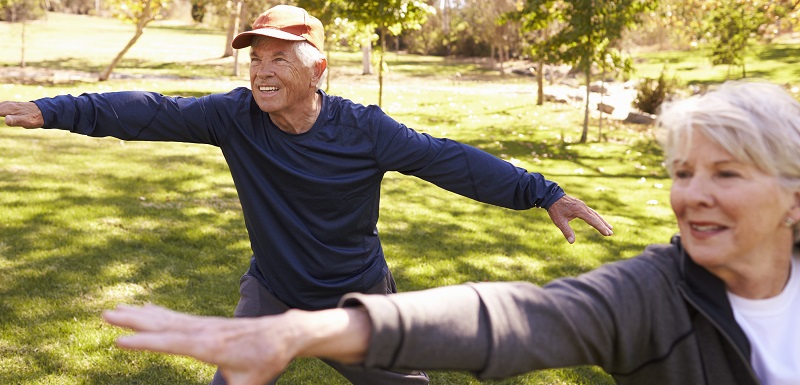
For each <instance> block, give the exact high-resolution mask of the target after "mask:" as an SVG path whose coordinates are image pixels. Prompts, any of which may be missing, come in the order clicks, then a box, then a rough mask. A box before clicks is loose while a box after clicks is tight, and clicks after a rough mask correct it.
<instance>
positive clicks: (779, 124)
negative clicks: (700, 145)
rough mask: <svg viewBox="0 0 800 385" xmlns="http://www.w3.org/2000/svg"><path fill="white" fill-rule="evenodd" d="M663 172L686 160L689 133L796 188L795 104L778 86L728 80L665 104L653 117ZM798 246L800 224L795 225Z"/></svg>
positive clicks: (799, 113)
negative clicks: (714, 88) (662, 156)
mask: <svg viewBox="0 0 800 385" xmlns="http://www.w3.org/2000/svg"><path fill="white" fill-rule="evenodd" d="M657 124H658V126H659V129H660V133H659V134H660V140H661V145H662V148H663V149H664V158H665V161H666V166H667V169H668V170H669V173H670V175H671V176H674V174H673V169H672V167H673V166H674V164H675V163H680V162H682V161H683V160H685V159H687V157H688V153H689V151H691V138H692V133H693V131H694V130H698V131H699V132H700V133H701V134H703V136H705V137H706V138H708V139H709V140H711V141H712V142H714V143H716V144H718V145H719V146H720V147H722V148H723V149H725V151H727V152H728V153H729V154H731V156H733V157H734V158H736V159H737V160H738V161H741V162H744V163H748V164H752V165H754V166H755V167H757V168H758V169H760V170H761V171H763V172H765V173H767V174H768V175H773V176H775V178H776V179H777V180H778V183H779V184H780V185H781V186H783V187H784V188H786V189H788V190H790V191H791V190H797V189H800V102H798V101H797V100H796V99H794V98H793V97H792V96H791V95H790V94H789V93H788V92H786V91H785V90H784V89H783V88H781V87H780V86H778V85H775V84H771V83H767V82H763V81H728V82H725V83H724V84H722V85H721V86H720V87H719V88H718V89H716V90H714V91H710V92H708V93H706V94H704V95H699V96H693V97H690V98H688V99H685V100H682V101H677V102H671V103H667V104H665V105H664V106H663V108H662V111H661V114H660V116H659V118H658V123H657ZM794 234H795V235H794V239H795V243H797V244H800V243H799V242H798V241H800V225H794Z"/></svg>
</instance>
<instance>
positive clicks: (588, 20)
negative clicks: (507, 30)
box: [516, 0, 656, 143]
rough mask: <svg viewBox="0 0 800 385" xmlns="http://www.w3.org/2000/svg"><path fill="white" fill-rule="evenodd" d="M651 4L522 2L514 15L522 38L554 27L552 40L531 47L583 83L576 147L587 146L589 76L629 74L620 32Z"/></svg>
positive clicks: (631, 0)
mask: <svg viewBox="0 0 800 385" xmlns="http://www.w3.org/2000/svg"><path fill="white" fill-rule="evenodd" d="M655 5H656V2H653V1H645V0H563V1H553V0H527V1H525V2H524V3H523V4H522V6H521V7H520V8H519V9H518V11H517V12H516V17H518V18H520V19H521V20H523V23H522V30H523V31H526V32H531V31H535V30H538V29H541V28H544V27H545V26H547V25H550V24H552V23H555V22H557V23H558V29H557V30H556V31H554V33H553V34H552V35H549V36H548V37H547V38H544V39H542V40H541V41H540V42H539V43H538V44H534V45H533V46H534V47H535V48H534V49H535V51H536V52H537V53H538V55H544V57H545V58H546V61H547V62H555V63H566V64H571V65H572V66H573V68H576V69H578V70H580V71H581V72H582V73H583V74H584V75H585V79H586V106H585V110H584V122H583V133H582V134H581V140H580V141H581V143H583V142H586V139H587V133H588V126H589V84H590V83H591V78H592V70H593V69H594V68H597V69H599V70H601V71H603V72H605V71H629V70H630V69H631V60H630V58H625V57H624V56H623V55H622V54H621V53H620V51H619V50H618V49H617V44H618V43H619V41H620V40H621V39H622V34H623V32H624V31H625V30H627V29H628V28H630V27H633V26H634V25H636V24H637V23H638V22H639V20H640V17H641V15H642V14H643V13H644V12H647V11H651V10H653V9H654V8H655Z"/></svg>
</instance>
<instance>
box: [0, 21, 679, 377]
mask: <svg viewBox="0 0 800 385" xmlns="http://www.w3.org/2000/svg"><path fill="white" fill-rule="evenodd" d="M76 22H79V23H83V24H84V25H86V26H89V27H90V28H91V29H92V30H91V31H92V33H90V34H89V33H85V32H86V31H85V30H81V31H80V32H78V31H75V32H73V31H72V30H71V29H69V27H70V26H72V25H75V23H76ZM36 23H37V24H36V25H37V27H36V28H35V29H34V28H30V27H29V33H28V41H29V43H30V47H29V48H28V49H27V51H26V55H27V57H28V58H29V60H28V63H29V65H30V66H31V67H40V66H48V67H57V68H60V69H64V70H88V71H99V70H100V69H102V68H103V66H104V65H105V64H106V63H107V61H108V60H110V58H111V57H113V55H114V54H115V53H116V50H118V49H119V47H121V46H122V45H124V43H125V42H126V41H127V39H128V38H129V36H130V34H132V31H133V29H132V27H130V26H124V25H120V24H119V23H117V22H115V21H111V20H104V19H97V18H89V17H82V16H72V15H58V14H52V15H50V16H49V18H48V20H47V21H43V22H36ZM15 28H20V27H19V26H18V25H10V26H9V25H7V24H0V35H3V36H15V33H16V32H15V31H16V30H15ZM81 39H84V40H81ZM223 42H224V38H222V33H221V32H219V31H208V30H203V29H197V28H190V27H187V28H177V27H168V26H155V27H152V28H148V30H147V31H146V32H145V35H144V36H143V37H142V40H141V41H140V42H139V43H137V45H136V46H135V47H134V49H133V50H132V51H131V52H130V57H129V58H128V59H126V60H125V61H124V62H123V63H122V65H121V66H120V67H119V68H118V69H117V71H118V73H120V74H127V75H131V76H128V77H125V78H122V79H118V80H111V81H108V82H104V83H97V82H77V83H75V82H73V83H68V84H55V85H52V84H51V85H38V84H24V82H8V83H5V84H3V85H2V87H0V100H31V99H34V98H39V97H44V96H52V95H56V94H60V93H72V94H78V93H81V92H102V91H114V90H127V89H146V90H153V91H159V92H162V93H164V94H170V95H187V96H191V95H200V94H205V93H210V92H221V91H227V90H229V89H231V88H232V87H236V86H243V85H247V79H246V76H241V77H232V76H229V73H230V72H231V71H230V70H231V69H232V63H233V61H232V60H231V59H230V58H228V59H219V58H218V56H219V54H221V52H222V44H223ZM14 44H18V43H15V42H14V39H3V40H0V48H2V49H3V50H4V52H6V53H7V55H6V56H5V57H3V58H1V59H0V67H10V66H13V65H16V62H17V60H18V59H17V58H15V57H14V55H13V53H14V52H18V50H19V46H15V45H14ZM10 53H12V54H10ZM332 56H333V57H332V58H333V59H334V60H333V61H332V62H333V63H338V64H335V65H338V67H335V68H333V69H332V76H333V78H332V83H331V84H332V87H331V89H330V93H332V94H338V95H342V96H345V97H348V98H351V99H353V100H355V101H358V102H362V103H375V102H376V101H377V81H376V80H375V76H374V75H373V76H360V75H357V74H356V72H357V71H359V69H360V67H359V63H358V54H357V53H333V55H332ZM387 57H388V59H389V60H390V63H389V64H390V68H391V69H392V72H390V73H389V74H388V75H387V78H386V85H385V89H384V92H385V94H384V98H383V101H384V103H383V104H384V106H383V108H384V109H385V110H386V111H388V112H389V113H390V114H391V115H392V116H394V117H395V118H396V119H398V120H399V121H401V122H404V123H406V124H407V125H408V126H410V127H413V128H415V129H417V130H419V131H422V132H428V133H431V134H432V135H435V136H442V137H449V138H453V139H456V140H459V141H462V142H465V143H468V144H471V145H473V146H476V147H479V148H482V149H484V150H486V151H488V152H490V153H492V154H494V155H496V156H498V157H501V158H504V159H507V160H509V161H511V162H514V163H516V164H518V165H519V166H521V167H525V168H527V169H528V170H530V171H539V172H542V173H543V174H545V175H546V176H547V177H549V178H550V179H553V180H555V181H557V182H559V184H560V185H561V186H563V187H564V189H565V190H566V191H567V192H568V193H569V194H571V195H574V196H576V197H579V198H581V199H583V200H584V201H586V202H587V203H589V204H590V205H591V206H592V207H594V208H595V209H597V210H598V211H599V212H600V213H601V214H602V215H603V216H604V217H605V218H606V219H607V220H608V221H609V222H611V223H612V224H613V225H614V232H615V234H614V236H613V237H610V238H605V237H602V236H600V235H599V234H597V233H596V232H595V231H594V230H593V229H591V228H590V227H589V226H588V225H586V224H584V223H580V222H573V223H572V225H573V227H574V228H575V230H576V232H577V242H576V243H575V244H573V245H570V244H568V243H567V242H566V241H565V240H564V238H563V236H562V235H561V233H560V232H559V231H558V229H556V227H555V226H553V225H552V224H551V222H550V221H549V218H548V216H547V213H546V212H545V211H544V210H538V209H537V210H530V211H512V210H507V209H501V208H497V207H492V206H488V205H485V204H481V203H477V202H474V201H470V200H468V199H465V198H462V197H459V196H456V195H454V194H452V193H449V192H446V191H442V190H440V189H438V188H436V187H435V186H432V185H430V184H428V183H426V182H423V181H420V180H418V179H415V178H411V177H407V176H403V175H400V174H397V173H390V174H388V175H387V176H386V178H385V181H384V183H383V189H382V199H383V202H382V210H381V219H380V223H379V230H380V232H381V234H382V239H383V245H384V249H385V251H386V254H387V258H388V261H389V264H390V266H391V267H392V269H393V272H394V274H395V278H396V279H397V283H398V287H399V288H400V290H401V291H408V290H417V289H424V288H430V287H435V286H441V285H448V284H458V283H462V282H467V281H510V280H526V281H531V282H535V283H537V284H543V283H546V282H548V281H550V280H552V279H555V278H557V277H561V276H570V275H577V274H580V273H583V272H586V271H588V270H591V269H593V268H596V267H598V266H600V265H601V264H604V263H608V262H612V261H615V260H619V259H624V258H629V257H632V256H635V255H636V254H638V253H639V252H640V251H641V250H642V249H643V247H644V246H645V245H647V244H650V243H664V242H667V241H668V240H669V237H670V236H671V235H672V234H673V233H674V232H675V231H676V227H675V224H674V222H673V219H672V214H671V210H670V208H669V203H668V202H669V199H668V198H669V197H668V195H669V186H670V181H669V180H668V178H667V176H666V173H665V171H664V169H663V167H662V165H661V160H660V152H659V150H658V148H657V146H656V145H655V143H654V140H653V137H654V135H653V133H652V132H651V130H650V128H649V127H643V126H632V125H624V124H621V123H619V122H613V121H608V120H606V121H605V122H604V123H603V138H604V140H603V141H598V140H597V139H598V136H599V134H598V132H597V131H598V128H597V121H596V120H595V121H594V126H595V127H594V128H592V130H591V131H590V143H587V144H576V143H571V142H574V140H572V139H571V138H577V137H579V136H580V127H581V122H582V119H583V114H582V111H581V110H580V109H577V108H575V107H571V106H566V105H545V106H542V107H536V106H535V105H534V103H535V92H534V91H535V89H533V87H532V84H531V80H530V79H520V78H513V77H500V76H499V75H497V74H496V73H494V72H492V71H486V70H485V69H482V68H480V67H477V66H475V65H473V64H469V63H467V62H457V63H451V62H449V61H446V60H444V59H439V58H422V57H418V56H413V55H395V54H390V55H388V56H387ZM244 64H246V63H243V65H244ZM353 67H355V68H353ZM455 71H460V72H462V73H470V72H474V73H476V74H477V73H479V74H481V79H485V80H481V81H464V82H460V83H458V84H454V83H453V82H452V81H451V80H450V79H449V75H448V74H450V73H453V72H455ZM243 73H244V74H246V73H247V72H246V71H244V72H243ZM427 74H437V75H436V76H429V75H427ZM493 74H494V75H493ZM133 75H139V76H140V77H139V78H137V77H136V76H133ZM142 75H147V76H142ZM0 149H2V151H0V213H2V214H0V276H1V277H2V279H0V298H2V301H0V367H1V368H3V370H2V371H0V383H2V384H22V385H33V384H98V385H99V384H170V385H174V384H205V383H207V382H208V381H209V379H210V377H211V375H212V374H213V372H214V368H213V367H211V366H209V365H205V364H202V363H198V362H196V361H193V360H190V359H186V358H180V357H165V356H161V355H154V354H147V353H140V352H128V351H122V350H119V349H117V348H115V347H114V344H113V340H114V338H115V337H116V336H118V335H120V334H124V333H125V331H123V330H120V329H117V328H113V327H110V326H108V325H106V324H104V323H103V322H102V321H101V319H100V314H101V312H102V311H103V310H105V309H110V308H113V307H114V306H115V305H116V304H120V303H128V304H131V303H132V304H142V303H148V302H149V303H156V304H159V305H163V306H166V307H169V308H172V309H176V310H180V311H186V312H190V313H194V314H203V315H218V316H230V315H231V314H232V313H233V308H234V306H235V304H236V301H237V299H238V278H239V277H240V275H241V274H242V273H244V271H245V270H246V269H247V266H248V259H249V256H250V250H249V244H248V241H247V235H246V233H245V226H244V221H243V219H242V216H241V208H240V206H239V203H238V199H237V194H236V191H235V189H234V187H233V183H232V181H231V178H230V175H229V173H228V170H227V166H226V165H225V163H224V161H223V159H222V156H221V154H220V152H219V151H218V149H216V148H214V147H211V146H205V145H188V144H175V143H139V142H125V141H120V140H116V139H93V138H86V137H81V136H77V135H72V134H69V133H66V132H60V131H47V130H23V129H19V128H8V127H6V126H3V125H0ZM431 377H432V378H433V382H432V383H434V384H478V383H481V382H479V381H477V380H475V379H474V378H473V377H471V376H469V375H468V374H465V373H458V372H433V373H431ZM282 383H284V384H320V383H334V384H336V383H340V384H344V383H345V382H344V380H342V379H341V378H340V377H339V376H338V374H336V373H335V372H333V371H332V370H330V369H328V368H327V366H325V365H324V364H321V363H320V361H317V360H315V359H301V360H297V361H295V362H294V363H293V364H292V365H291V366H290V368H289V369H288V371H287V373H286V375H285V376H284V377H283V380H282ZM483 383H490V384H575V385H577V384H607V383H610V381H609V379H608V377H606V376H605V375H604V374H602V372H600V371H599V370H597V369H595V368H590V367H587V368H573V369H564V370H549V371H542V372H538V373H531V374H526V375H522V376H519V377H515V378H511V379H507V380H503V381H487V382H483Z"/></svg>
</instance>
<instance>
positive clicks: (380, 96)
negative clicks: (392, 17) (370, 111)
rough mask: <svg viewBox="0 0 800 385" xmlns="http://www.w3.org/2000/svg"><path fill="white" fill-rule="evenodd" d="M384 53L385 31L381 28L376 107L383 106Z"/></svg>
mask: <svg viewBox="0 0 800 385" xmlns="http://www.w3.org/2000/svg"><path fill="white" fill-rule="evenodd" d="M384 53H386V32H384V31H383V29H381V54H380V60H379V62H378V107H381V106H383V55H384Z"/></svg>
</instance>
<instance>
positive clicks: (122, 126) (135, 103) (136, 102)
mask: <svg viewBox="0 0 800 385" xmlns="http://www.w3.org/2000/svg"><path fill="white" fill-rule="evenodd" d="M239 94H241V93H240V92H239V93H237V92H234V91H232V92H231V93H228V94H213V95H208V96H205V97H202V98H183V97H167V96H164V95H161V94H158V93H153V92H141V91H125V92H108V93H96V94H82V95H80V96H72V95H60V96H56V97H53V98H44V99H38V100H35V101H34V103H36V105H37V106H38V107H39V109H40V110H41V111H42V116H43V118H44V127H45V128H55V129H62V130H69V131H71V132H73V133H77V134H82V135H87V136H93V137H106V136H110V137H115V138H118V139H123V140H141V141H172V142H187V143H205V144H211V145H217V146H218V145H219V142H220V139H221V137H222V136H223V134H224V130H225V129H227V124H226V121H230V120H231V119H232V117H231V115H234V114H235V113H236V111H237V110H238V109H240V108H242V107H241V104H244V105H245V106H246V105H247V103H241V99H242V98H241V96H240V95H239ZM237 99H239V100H237ZM237 101H238V102H240V103H237V104H234V103H236V102H237Z"/></svg>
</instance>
